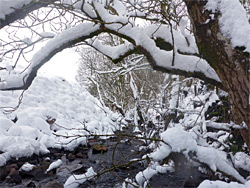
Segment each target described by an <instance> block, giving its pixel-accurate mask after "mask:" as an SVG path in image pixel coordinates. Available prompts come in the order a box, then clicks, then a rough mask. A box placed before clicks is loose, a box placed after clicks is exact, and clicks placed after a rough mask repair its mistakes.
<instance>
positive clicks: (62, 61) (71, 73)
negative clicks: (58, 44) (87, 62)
mask: <svg viewBox="0 0 250 188" xmlns="http://www.w3.org/2000/svg"><path fill="white" fill-rule="evenodd" d="M79 57H80V56H79V55H78V54H77V53H76V52H74V50H73V49H65V50H63V51H62V52H59V53H57V54H56V55H55V56H54V57H53V58H52V59H51V60H50V61H48V62H47V63H46V64H45V65H43V67H42V68H41V69H40V70H39V72H42V73H43V72H45V73H47V74H49V75H52V76H53V75H55V76H60V77H63V78H65V79H66V80H67V81H69V82H75V77H76V73H77V68H78V64H77V61H78V60H79Z"/></svg>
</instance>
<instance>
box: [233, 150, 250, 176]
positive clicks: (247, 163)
mask: <svg viewBox="0 0 250 188" xmlns="http://www.w3.org/2000/svg"><path fill="white" fill-rule="evenodd" d="M234 164H235V166H236V168H242V169H244V170H246V171H249V169H250V156H249V155H247V154H246V153H243V152H238V153H236V154H235V155H234Z"/></svg>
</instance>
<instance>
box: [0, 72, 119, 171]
mask: <svg viewBox="0 0 250 188" xmlns="http://www.w3.org/2000/svg"><path fill="white" fill-rule="evenodd" d="M21 94H22V92H21V91H13V92H12V91H7V92H6V91H1V92H0V166H2V165H4V164H5V163H6V161H8V160H9V159H10V158H12V157H13V158H20V157H24V156H30V155H32V154H34V153H35V154H42V153H47V152H49V151H48V149H47V148H50V147H54V148H61V147H63V148H65V149H69V150H71V149H74V147H76V146H78V145H79V144H85V143H86V137H80V138H77V139H76V137H75V135H87V134H88V132H87V131H86V128H87V129H88V130H89V131H91V132H94V133H95V134H99V133H113V130H115V129H116V128H117V124H116V120H117V118H118V115H117V114H114V113H112V112H111V111H109V110H108V109H107V108H103V107H102V106H101V104H100V103H99V101H98V100H97V99H95V98H94V97H93V96H91V95H90V94H89V93H88V92H87V91H85V90H84V89H82V88H80V87H78V86H77V85H72V84H70V83H68V82H66V81H65V80H63V79H62V78H58V77H57V78H45V77H43V76H39V77H37V78H36V79H35V81H34V83H33V84H32V86H31V88H29V89H28V90H27V91H25V92H24V94H23V99H22V100H21V104H20V106H19V107H18V108H17V109H16V110H15V111H13V112H12V113H10V112H11V111H12V110H13V108H12V107H16V106H17V105H18V101H19V98H20V97H22V95H21ZM84 129H85V130H84ZM63 136H68V137H63Z"/></svg>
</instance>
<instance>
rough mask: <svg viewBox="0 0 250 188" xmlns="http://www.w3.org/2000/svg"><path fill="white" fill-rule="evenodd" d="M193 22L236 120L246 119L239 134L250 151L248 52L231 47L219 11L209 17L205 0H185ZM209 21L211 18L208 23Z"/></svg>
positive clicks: (202, 48)
mask: <svg viewBox="0 0 250 188" xmlns="http://www.w3.org/2000/svg"><path fill="white" fill-rule="evenodd" d="M185 3H186V5H187V9H188V13H189V15H190V18H191V22H192V25H193V30H194V36H195V39H196V42H197V45H198V48H199V52H200V54H201V55H202V57H203V58H204V59H205V60H207V62H208V63H209V64H210V66H211V67H213V68H214V70H215V71H216V73H217V74H218V76H219V78H220V79H221V82H222V85H223V86H224V88H225V91H226V92H227V93H228V94H229V96H230V99H231V101H232V112H233V119H234V121H235V123H237V124H242V123H243V122H245V124H246V126H247V128H245V129H243V130H241V135H242V137H243V139H244V141H245V143H246V144H247V146H248V149H249V150H250V105H249V94H250V92H249V90H250V81H249V78H250V77H249V72H248V70H249V68H250V60H249V55H250V54H248V53H245V52H243V48H242V47H237V48H233V47H232V44H231V42H230V40H229V39H228V38H227V37H225V36H224V35H223V34H222V33H221V31H220V25H219V17H220V12H217V13H215V14H213V15H214V19H211V17H210V16H211V14H212V13H211V12H210V11H208V10H205V8H204V6H205V5H206V3H207V1H202V0H197V1H189V0H186V1H185ZM208 20H210V21H209V22H208Z"/></svg>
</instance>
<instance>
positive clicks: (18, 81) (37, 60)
mask: <svg viewBox="0 0 250 188" xmlns="http://www.w3.org/2000/svg"><path fill="white" fill-rule="evenodd" d="M100 32H101V29H100V25H99V24H97V25H94V24H92V23H82V24H79V25H78V26H75V27H73V28H70V29H67V30H65V31H63V32H62V33H60V34H58V35H57V36H56V37H54V38H53V39H51V40H50V41H49V42H48V43H47V44H46V45H45V46H44V47H43V48H41V49H40V50H39V51H38V52H37V53H35V55H34V56H33V58H32V60H31V64H30V66H29V67H28V68H27V69H26V70H25V71H24V72H22V73H20V74H17V73H15V72H14V73H13V72H11V73H10V74H7V75H5V77H1V82H0V90H18V89H27V88H28V87H29V86H30V85H31V83H32V81H33V80H34V78H35V77H36V75H37V71H38V70H39V68H40V67H41V66H42V65H43V64H45V63H46V62H47V61H49V60H50V59H51V58H52V57H53V56H54V55H55V54H56V53H58V52H60V51H62V50H63V49H65V48H68V47H71V46H73V45H74V44H77V43H79V42H82V41H84V40H85V39H88V38H91V37H93V36H95V35H98V34H99V33H100Z"/></svg>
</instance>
